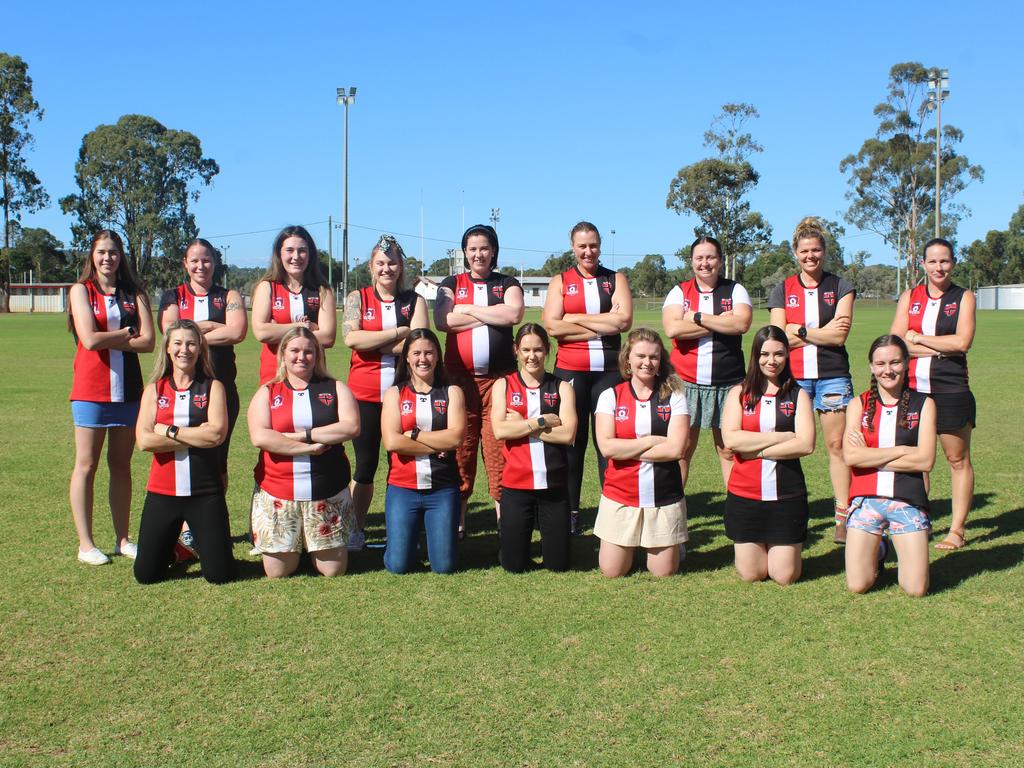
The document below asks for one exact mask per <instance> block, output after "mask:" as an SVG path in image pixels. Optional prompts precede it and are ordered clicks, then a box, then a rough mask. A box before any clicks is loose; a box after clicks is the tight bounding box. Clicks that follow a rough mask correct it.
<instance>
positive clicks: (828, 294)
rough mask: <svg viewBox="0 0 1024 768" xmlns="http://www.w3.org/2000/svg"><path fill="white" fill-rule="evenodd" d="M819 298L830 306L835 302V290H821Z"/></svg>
mask: <svg viewBox="0 0 1024 768" xmlns="http://www.w3.org/2000/svg"><path fill="white" fill-rule="evenodd" d="M821 298H822V299H824V300H825V303H826V304H828V305H829V306H830V307H831V306H832V305H834V304H835V303H836V292H835V291H822V292H821Z"/></svg>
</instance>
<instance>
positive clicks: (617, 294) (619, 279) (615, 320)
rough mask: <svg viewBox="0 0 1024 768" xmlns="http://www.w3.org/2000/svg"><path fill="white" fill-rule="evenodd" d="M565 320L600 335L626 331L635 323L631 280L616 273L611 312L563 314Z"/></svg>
mask: <svg viewBox="0 0 1024 768" xmlns="http://www.w3.org/2000/svg"><path fill="white" fill-rule="evenodd" d="M562 319H563V321H565V322H568V323H575V324H577V325H581V326H583V327H584V328H586V329H588V330H591V331H594V332H595V333H597V334H600V335H609V334H613V333H624V332H626V331H628V330H629V329H630V327H632V325H633V295H632V294H631V293H630V290H629V281H628V280H627V279H626V276H625V275H623V274H621V273H616V274H615V291H614V292H613V293H612V308H611V311H610V312H601V313H599V314H596V315H586V314H571V313H570V314H568V315H563V316H562Z"/></svg>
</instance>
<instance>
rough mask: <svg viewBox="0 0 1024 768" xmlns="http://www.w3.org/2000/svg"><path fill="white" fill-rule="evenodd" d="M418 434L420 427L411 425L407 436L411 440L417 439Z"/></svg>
mask: <svg viewBox="0 0 1024 768" xmlns="http://www.w3.org/2000/svg"><path fill="white" fill-rule="evenodd" d="M419 436H420V428H419V427H413V428H412V432H410V433H409V438H410V439H411V440H418V439H419Z"/></svg>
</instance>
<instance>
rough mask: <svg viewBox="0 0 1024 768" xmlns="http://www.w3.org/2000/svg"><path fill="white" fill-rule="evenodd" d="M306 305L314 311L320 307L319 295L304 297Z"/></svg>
mask: <svg viewBox="0 0 1024 768" xmlns="http://www.w3.org/2000/svg"><path fill="white" fill-rule="evenodd" d="M306 306H307V307H309V308H310V309H312V310H313V311H314V312H315V311H318V310H319V309H320V297H319V296H309V297H307V298H306Z"/></svg>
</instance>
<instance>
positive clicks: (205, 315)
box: [192, 294, 210, 323]
mask: <svg viewBox="0 0 1024 768" xmlns="http://www.w3.org/2000/svg"><path fill="white" fill-rule="evenodd" d="M192 301H193V312H192V319H193V320H195V321H196V322H197V323H201V322H202V321H203V320H209V319H210V295H209V294H207V295H206V296H193V297H192Z"/></svg>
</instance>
